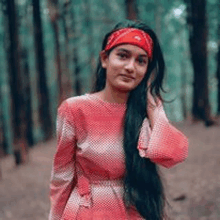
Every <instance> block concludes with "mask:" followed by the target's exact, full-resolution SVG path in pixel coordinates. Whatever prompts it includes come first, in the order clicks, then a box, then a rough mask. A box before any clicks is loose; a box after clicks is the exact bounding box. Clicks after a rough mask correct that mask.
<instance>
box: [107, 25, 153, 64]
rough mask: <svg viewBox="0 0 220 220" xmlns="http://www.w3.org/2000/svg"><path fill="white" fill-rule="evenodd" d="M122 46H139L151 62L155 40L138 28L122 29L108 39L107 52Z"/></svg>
mask: <svg viewBox="0 0 220 220" xmlns="http://www.w3.org/2000/svg"><path fill="white" fill-rule="evenodd" d="M120 44H132V45H135V46H138V47H140V48H142V49H143V50H145V51H146V52H147V55H148V58H149V59H150V60H151V59H152V55H153V40H152V39H151V37H150V36H149V35H148V34H147V33H145V32H144V31H142V30H140V29H136V28H122V29H119V30H118V31H115V32H113V33H112V34H111V35H110V37H109V38H108V42H107V45H106V47H105V51H108V50H110V49H111V48H113V47H115V46H118V45H120Z"/></svg>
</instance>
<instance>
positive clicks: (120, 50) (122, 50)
mask: <svg viewBox="0 0 220 220" xmlns="http://www.w3.org/2000/svg"><path fill="white" fill-rule="evenodd" d="M118 52H125V53H131V51H130V50H127V49H124V48H119V49H118ZM138 56H141V57H147V54H138Z"/></svg>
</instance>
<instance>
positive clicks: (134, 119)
mask: <svg viewBox="0 0 220 220" xmlns="http://www.w3.org/2000/svg"><path fill="white" fill-rule="evenodd" d="M127 27H132V28H137V29H141V30H143V31H145V32H146V33H148V34H149V35H150V37H151V38H152V40H153V43H154V48H153V59H152V60H151V61H150V62H149V65H148V69H147V72H146V74H145V77H144V78H143V80H142V81H141V83H140V84H139V85H138V86H137V87H136V88H135V89H134V90H132V91H130V93H129V97H128V100H127V103H126V113H125V118H124V142H123V147H124V152H125V163H126V174H125V178H124V189H125V200H126V201H125V203H126V204H131V205H134V206H135V207H136V209H137V210H138V212H139V213H140V214H141V215H142V216H143V217H144V218H146V219H147V220H162V219H163V217H164V205H165V196H164V190H163V185H162V181H161V178H160V175H159V171H158V168H157V165H156V164H155V163H153V162H151V161H150V159H147V158H142V157H140V156H139V152H138V150H137V144H138V139H139V134H140V129H141V126H142V124H143V120H144V119H145V118H146V117H148V114H147V104H148V103H147V91H148V89H149V90H150V93H151V94H152V96H153V97H158V98H159V99H160V100H162V97H161V94H160V92H161V91H163V88H162V82H163V78H164V69H165V65H164V58H163V54H162V51H161V48H160V45H159V42H158V39H157V37H156V34H155V33H154V31H153V30H152V29H151V28H149V27H148V26H147V25H145V24H144V23H142V22H137V21H130V20H126V21H124V22H121V23H118V24H117V25H116V26H115V28H114V29H113V30H112V31H111V32H110V33H108V34H107V35H106V36H105V38H104V41H103V44H102V49H103V50H104V48H105V46H106V44H107V40H108V37H109V36H110V35H111V34H112V33H113V32H114V31H116V30H118V29H121V28H127ZM110 52H111V51H109V53H110ZM149 80H150V81H149ZM148 82H150V83H148ZM105 83H106V69H104V68H102V66H101V60H99V63H98V67H97V71H96V81H95V85H94V88H93V91H92V92H98V91H101V90H103V89H104V88H105ZM148 85H149V86H148Z"/></svg>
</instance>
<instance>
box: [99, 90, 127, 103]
mask: <svg viewBox="0 0 220 220" xmlns="http://www.w3.org/2000/svg"><path fill="white" fill-rule="evenodd" d="M98 94H99V96H100V98H101V99H102V100H103V101H106V102H110V103H119V104H122V103H126V102H127V99H128V92H121V91H117V90H111V89H109V88H108V87H105V88H104V89H103V90H102V91H100V92H98Z"/></svg>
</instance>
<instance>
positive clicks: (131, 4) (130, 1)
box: [125, 0, 138, 20]
mask: <svg viewBox="0 0 220 220" xmlns="http://www.w3.org/2000/svg"><path fill="white" fill-rule="evenodd" d="M125 5H126V17H127V19H129V20H137V18H138V10H137V3H136V1H135V0H125Z"/></svg>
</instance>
